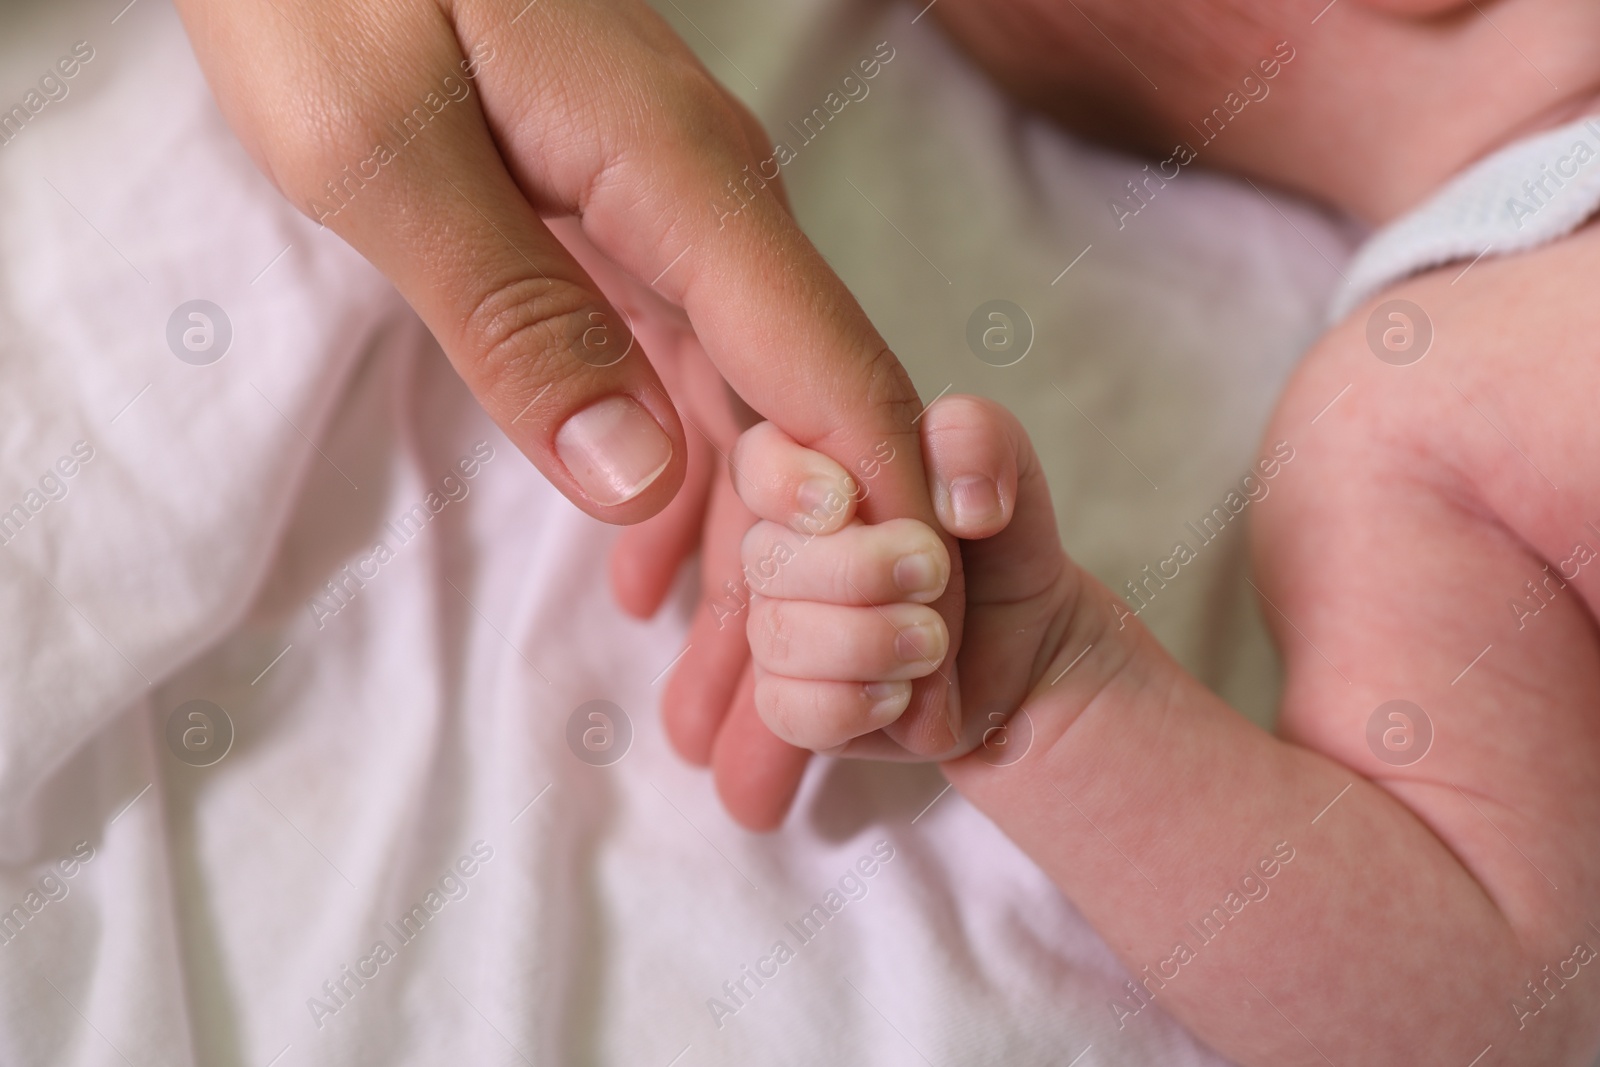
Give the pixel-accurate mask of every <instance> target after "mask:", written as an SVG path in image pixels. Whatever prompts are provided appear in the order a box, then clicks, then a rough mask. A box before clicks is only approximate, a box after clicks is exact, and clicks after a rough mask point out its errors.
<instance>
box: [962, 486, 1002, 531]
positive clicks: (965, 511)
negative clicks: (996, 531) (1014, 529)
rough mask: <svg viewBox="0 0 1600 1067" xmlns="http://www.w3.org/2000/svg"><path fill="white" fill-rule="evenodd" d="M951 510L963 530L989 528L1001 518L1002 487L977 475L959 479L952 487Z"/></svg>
mask: <svg viewBox="0 0 1600 1067" xmlns="http://www.w3.org/2000/svg"><path fill="white" fill-rule="evenodd" d="M950 510H951V511H953V512H955V520H956V523H957V524H958V525H959V526H960V527H961V528H962V529H973V528H976V527H982V526H987V525H988V524H989V523H991V522H994V521H995V520H996V519H998V518H1000V515H1001V511H1000V487H999V486H997V485H995V483H994V481H993V479H990V478H984V477H981V476H980V475H976V474H972V475H968V476H967V477H965V478H957V479H956V480H955V481H954V482H952V483H951V485H950Z"/></svg>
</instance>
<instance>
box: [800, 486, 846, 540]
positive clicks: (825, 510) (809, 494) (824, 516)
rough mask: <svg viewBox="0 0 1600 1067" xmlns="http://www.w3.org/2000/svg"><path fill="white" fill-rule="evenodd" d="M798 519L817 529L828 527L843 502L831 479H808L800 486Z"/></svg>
mask: <svg viewBox="0 0 1600 1067" xmlns="http://www.w3.org/2000/svg"><path fill="white" fill-rule="evenodd" d="M799 497H800V500H799V503H800V518H801V520H802V521H804V522H806V523H808V524H809V525H811V526H814V527H817V528H819V529H820V528H824V527H826V526H828V525H829V523H830V522H831V520H832V519H833V517H834V515H836V514H837V513H838V511H839V510H840V508H839V503H840V501H842V500H843V496H842V494H841V493H840V492H839V487H838V486H837V485H835V484H834V482H833V479H832V478H808V479H807V480H806V481H804V482H802V483H801V484H800V492H799Z"/></svg>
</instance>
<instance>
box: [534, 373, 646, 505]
mask: <svg viewBox="0 0 1600 1067" xmlns="http://www.w3.org/2000/svg"><path fill="white" fill-rule="evenodd" d="M556 452H557V454H559V455H560V456H561V462H562V463H565V464H566V465H567V470H569V471H571V472H572V477H573V478H575V479H576V480H577V482H578V484H579V485H581V486H582V487H583V491H584V492H586V493H588V494H589V496H590V497H591V498H592V499H593V500H594V501H595V502H596V503H598V504H604V505H615V504H621V503H624V502H625V501H628V500H632V499H633V498H634V497H636V496H638V495H639V494H640V493H642V492H644V491H645V489H647V488H649V486H650V483H651V482H653V481H655V480H656V479H657V478H659V477H660V476H661V472H662V471H664V470H666V469H667V464H669V463H671V462H672V441H671V440H670V439H669V438H668V437H667V435H666V432H665V431H663V430H662V429H661V426H660V424H659V423H657V422H656V420H655V418H654V417H653V416H652V415H651V414H650V413H649V412H648V411H646V410H645V409H644V408H643V407H641V406H640V404H639V402H638V401H636V400H634V399H633V398H632V397H628V396H608V397H606V398H605V399H604V400H601V401H599V402H598V403H595V404H590V405H589V406H588V407H586V408H584V409H583V410H582V411H580V412H578V413H577V414H576V415H574V416H572V417H571V418H570V419H568V420H567V421H566V424H565V425H563V426H562V427H561V429H560V430H559V431H557V433H556Z"/></svg>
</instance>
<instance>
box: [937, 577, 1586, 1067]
mask: <svg viewBox="0 0 1600 1067" xmlns="http://www.w3.org/2000/svg"><path fill="white" fill-rule="evenodd" d="M1082 596H1083V598H1085V600H1084V602H1083V603H1081V604H1080V605H1078V607H1077V610H1075V611H1073V613H1072V622H1071V624H1070V625H1069V627H1068V629H1067V632H1066V634H1065V637H1064V639H1063V641H1062V643H1061V646H1060V652H1059V653H1058V655H1057V656H1056V659H1055V664H1054V665H1053V666H1051V667H1050V668H1049V669H1047V670H1046V672H1045V673H1044V675H1043V677H1042V679H1041V680H1040V682H1039V684H1038V685H1037V687H1036V688H1035V689H1034V691H1033V695H1032V696H1031V697H1030V699H1029V701H1028V702H1027V703H1026V704H1025V705H1024V707H1025V710H1026V713H1027V715H1028V718H1029V722H1030V724H1031V727H1032V731H1033V735H1034V736H1033V740H1032V748H1031V749H1030V750H1029V752H1028V754H1027V756H1026V757H1024V758H1023V759H1021V760H1019V761H1017V762H1015V763H1013V764H1011V765H1008V766H993V765H991V764H989V763H986V762H984V760H983V758H982V755H981V753H980V755H978V756H975V757H970V758H968V759H966V760H963V761H960V762H958V763H955V764H951V765H949V766H948V768H947V772H948V773H949V776H950V778H951V780H952V781H953V782H954V783H955V785H956V786H957V788H959V789H960V790H961V791H962V792H963V793H964V794H965V795H966V796H967V797H968V798H969V799H970V800H972V801H973V802H974V803H975V804H976V805H977V806H978V807H980V808H981V809H983V810H984V811H985V812H986V813H988V814H989V816H990V817H991V818H993V819H994V820H995V822H996V823H997V824H998V825H999V826H1000V827H1001V829H1003V830H1004V831H1005V832H1006V833H1007V834H1008V835H1010V836H1011V837H1012V838H1013V839H1014V840H1016V841H1017V842H1018V844H1019V845H1020V846H1021V847H1022V848H1023V849H1024V850H1025V851H1026V852H1027V853H1028V854H1029V855H1030V856H1031V857H1032V858H1033V859H1034V860H1035V861H1036V862H1038V863H1039V864H1040V865H1041V867H1043V869H1044V870H1045V871H1046V872H1047V873H1048V874H1049V875H1050V876H1051V878H1052V879H1053V880H1054V881H1055V882H1056V884H1057V885H1058V886H1059V887H1060V888H1061V890H1062V891H1063V892H1064V893H1065V894H1066V895H1067V897H1068V898H1069V899H1071V900H1072V902H1073V903H1074V904H1075V905H1076V906H1077V907H1078V908H1079V909H1080V910H1081V911H1082V913H1083V914H1084V916H1085V917H1086V918H1087V919H1088V920H1089V921H1090V922H1091V923H1092V924H1093V925H1094V926H1095V927H1096V928H1097V929H1098V930H1099V931H1100V933H1101V934H1102V935H1103V936H1104V937H1105V938H1106V940H1107V942H1108V943H1109V944H1110V945H1111V947H1112V948H1113V949H1114V950H1115V951H1116V952H1117V953H1118V955H1119V956H1120V957H1121V958H1122V959H1123V960H1124V962H1125V963H1126V964H1127V965H1128V968H1129V970H1130V971H1131V972H1133V975H1134V979H1135V980H1134V982H1133V983H1131V984H1130V985H1129V986H1128V987H1127V988H1125V989H1124V990H1122V991H1120V993H1119V995H1117V996H1115V997H1113V998H1111V999H1110V1000H1109V1002H1108V1004H1107V1011H1108V1014H1109V1016H1110V1017H1111V1018H1112V1019H1114V1020H1115V1024H1116V1026H1117V1027H1118V1029H1122V1028H1127V1027H1134V1026H1138V1025H1141V1021H1142V1020H1141V1018H1140V1017H1141V1015H1143V1014H1144V1012H1145V1009H1146V1007H1147V1006H1148V1005H1149V1004H1151V1003H1157V1004H1160V1005H1161V1006H1162V1007H1163V1008H1165V1009H1167V1010H1168V1011H1170V1012H1172V1013H1173V1014H1174V1015H1176V1016H1177V1017H1179V1018H1180V1019H1182V1020H1183V1021H1184V1022H1185V1023H1187V1024H1188V1025H1189V1026H1190V1027H1191V1028H1192V1029H1193V1030H1194V1031H1195V1032H1196V1033H1198V1034H1199V1035H1200V1036H1201V1037H1202V1038H1203V1039H1205V1040H1206V1041H1208V1042H1209V1043H1211V1044H1212V1045H1214V1046H1215V1047H1217V1048H1218V1049H1220V1050H1222V1051H1223V1052H1224V1053H1226V1054H1228V1055H1230V1056H1232V1057H1234V1058H1236V1059H1238V1060H1239V1061H1240V1062H1242V1063H1245V1064H1258V1063H1259V1064H1272V1065H1274V1067H1277V1065H1283V1064H1298V1063H1307V1064H1322V1063H1327V1062H1330V1061H1331V1062H1333V1063H1338V1064H1343V1063H1420V1062H1440V1063H1458V1064H1460V1065H1462V1067H1465V1065H1466V1064H1468V1063H1470V1062H1473V1060H1474V1057H1476V1056H1478V1055H1479V1054H1480V1053H1481V1052H1483V1051H1484V1049H1485V1048H1486V1047H1488V1046H1490V1045H1493V1046H1495V1048H1496V1049H1498V1050H1501V1052H1502V1053H1510V1054H1511V1057H1512V1058H1510V1059H1499V1058H1498V1056H1497V1055H1496V1056H1492V1057H1491V1058H1485V1059H1484V1060H1483V1061H1482V1062H1484V1063H1485V1064H1487V1063H1491V1062H1518V1063H1541V1064H1542V1063H1564V1062H1569V1061H1574V1062H1577V1057H1580V1056H1581V1054H1582V1052H1583V1051H1584V1046H1586V1045H1587V1042H1588V1035H1589V1034H1591V1033H1592V1032H1593V1022H1594V1019H1595V1005H1596V996H1597V994H1600V978H1596V979H1593V980H1592V983H1591V984H1592V985H1593V989H1592V990H1586V989H1585V988H1584V987H1583V984H1582V979H1581V978H1579V979H1576V980H1575V981H1573V982H1570V983H1567V982H1561V979H1560V978H1559V977H1557V978H1556V979H1555V981H1556V982H1557V983H1559V984H1560V987H1561V988H1560V989H1557V987H1556V986H1555V985H1546V986H1541V991H1542V998H1541V999H1534V996H1533V991H1532V990H1530V988H1528V987H1525V986H1524V983H1525V982H1528V981H1530V980H1532V981H1534V982H1544V981H1545V980H1546V975H1547V974H1549V973H1552V972H1544V971H1542V970H1541V966H1542V965H1544V964H1549V965H1551V966H1552V967H1558V968H1559V967H1560V966H1562V965H1563V964H1565V966H1567V967H1569V968H1570V967H1572V966H1578V967H1580V968H1581V967H1582V962H1583V961H1576V962H1573V963H1568V962H1566V961H1568V960H1569V958H1570V957H1572V956H1573V945H1572V943H1571V940H1570V938H1569V939H1568V940H1566V941H1562V940H1557V939H1555V938H1554V930H1553V929H1552V931H1551V936H1550V937H1545V936H1543V935H1541V934H1539V933H1538V932H1537V931H1538V930H1539V928H1540V923H1539V921H1538V920H1537V919H1536V918H1530V917H1526V916H1517V915H1514V914H1513V915H1510V916H1507V915H1505V914H1503V913H1502V911H1501V910H1500V908H1499V907H1498V906H1497V904H1496V902H1495V901H1494V900H1492V899H1491V898H1490V895H1489V894H1488V893H1486V892H1485V889H1484V887H1483V885H1482V884H1480V882H1479V880H1478V879H1477V878H1475V877H1474V876H1473V874H1472V873H1471V872H1470V871H1469V870H1468V869H1467V868H1465V867H1464V866H1463V865H1462V864H1461V862H1460V861H1458V859H1457V858H1456V856H1455V855H1454V854H1452V852H1451V851H1450V850H1449V849H1447V848H1446V847H1445V846H1444V845H1443V844H1442V843H1441V842H1440V840H1439V838H1438V837H1436V836H1435V834H1434V833H1433V832H1432V831H1431V830H1430V829H1429V828H1428V826H1426V825H1425V824H1424V823H1423V822H1422V821H1421V820H1419V819H1418V818H1417V817H1416V816H1415V815H1414V814H1413V813H1412V812H1411V811H1410V810H1408V809H1407V808H1406V807H1405V806H1403V805H1402V804H1401V803H1400V802H1399V801H1398V800H1396V799H1395V798H1394V797H1393V796H1392V795H1391V794H1390V793H1388V792H1387V791H1385V790H1384V789H1381V788H1379V787H1378V786H1376V785H1373V784H1372V783H1370V782H1368V781H1366V780H1365V779H1364V778H1362V777H1361V776H1359V775H1358V774H1356V773H1355V772H1353V771H1351V770H1350V769H1349V768H1347V767H1345V766H1343V765H1341V764H1339V763H1337V762H1335V761H1333V760H1330V759H1328V758H1326V757H1324V756H1321V755H1319V754H1317V753H1315V752H1312V751H1310V750H1308V749H1305V748H1302V747H1298V746H1295V745H1292V744H1288V743H1285V742H1283V741H1280V740H1278V739H1276V738H1274V737H1272V736H1270V735H1268V734H1266V733H1265V732H1263V731H1261V730H1259V729H1257V728H1256V727H1254V726H1253V725H1251V724H1250V723H1248V722H1247V721H1246V720H1244V719H1243V718H1242V717H1240V716H1239V715H1237V714H1236V713H1235V712H1233V711H1232V710H1231V709H1230V708H1228V707H1227V706H1226V705H1225V704H1224V703H1223V702H1222V701H1221V700H1220V699H1219V698H1218V697H1216V696H1215V695H1214V694H1212V693H1210V692H1209V691H1208V690H1206V689H1205V688H1204V687H1203V686H1201V685H1200V684H1199V683H1198V682H1196V681H1194V680H1193V679H1192V678H1191V677H1190V676H1189V675H1187V674H1185V673H1184V672H1183V671H1182V670H1181V669H1179V668H1178V666H1177V665H1176V664H1175V663H1174V662H1173V661H1172V660H1171V659H1170V657H1168V656H1167V655H1166V654H1165V652H1164V651H1162V650H1161V649H1160V648H1159V647H1158V646H1157V645H1156V643H1155V642H1154V640H1153V639H1152V638H1151V637H1150V636H1149V634H1148V633H1147V632H1145V631H1144V630H1143V629H1142V627H1140V626H1139V624H1138V623H1137V621H1136V620H1133V619H1131V618H1126V619H1125V620H1124V622H1125V625H1121V624H1119V623H1118V621H1117V618H1116V616H1117V614H1118V613H1117V612H1115V611H1114V610H1113V609H1112V604H1113V600H1112V598H1111V594H1109V593H1108V592H1107V591H1106V590H1104V589H1103V588H1102V587H1100V586H1099V585H1098V584H1097V583H1094V582H1092V581H1086V583H1085V588H1084V590H1083V593H1082ZM1123 614H1125V613H1123ZM1085 650H1087V651H1085ZM1080 655H1081V658H1079V657H1080ZM1069 664H1070V669H1067V670H1066V671H1065V673H1064V674H1061V673H1059V672H1061V671H1062V670H1063V669H1064V668H1067V667H1068V665H1069ZM1052 679H1055V681H1054V682H1052ZM1019 714H1020V713H1019ZM1014 729H1015V730H1016V731H1018V732H1019V734H1020V731H1021V730H1022V728H1021V727H1020V726H1019V727H1016V728H1014ZM1019 739H1020V737H1019ZM1597 918H1600V916H1597ZM1530 931H1534V932H1532V933H1530ZM1568 933H1575V931H1568ZM1519 934H1520V936H1519ZM1528 941H1536V942H1540V943H1538V944H1535V945H1533V946H1532V947H1528V946H1527V945H1526V944H1525V942H1528ZM1582 969H1583V970H1584V971H1586V970H1587V968H1582ZM1568 986H1570V987H1571V988H1568ZM1518 998H1521V999H1522V1000H1524V1001H1527V1003H1528V1005H1529V1007H1534V1006H1539V1005H1543V1009H1542V1010H1541V1011H1540V1012H1539V1013H1538V1015H1537V1016H1533V1015H1528V1014H1524V1015H1522V1016H1521V1017H1520V1018H1519V1015H1518V1013H1517V1012H1516V1010H1515V1008H1514V1007H1513V1005H1514V1004H1515V1003H1516V1002H1517V1001H1518ZM1543 998H1548V1003H1546V1000H1545V999H1543ZM1108 1021H1109V1020H1108ZM1512 1050H1514V1051H1512Z"/></svg>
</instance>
